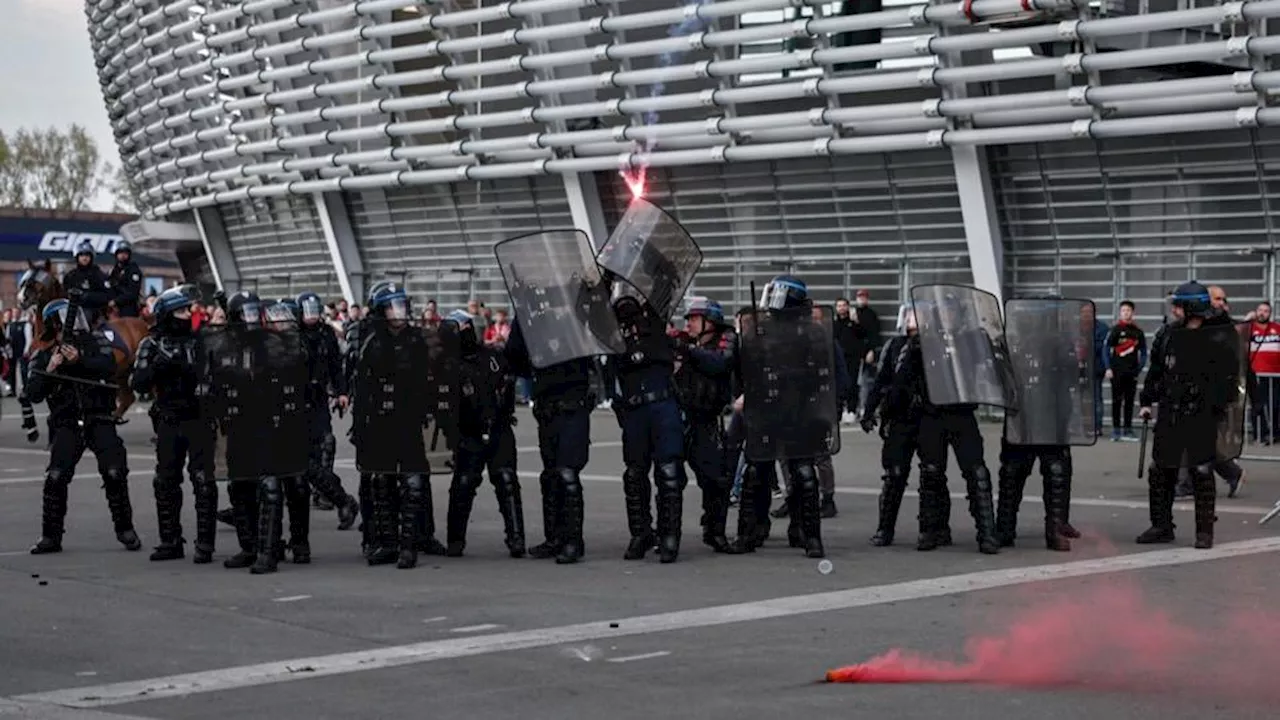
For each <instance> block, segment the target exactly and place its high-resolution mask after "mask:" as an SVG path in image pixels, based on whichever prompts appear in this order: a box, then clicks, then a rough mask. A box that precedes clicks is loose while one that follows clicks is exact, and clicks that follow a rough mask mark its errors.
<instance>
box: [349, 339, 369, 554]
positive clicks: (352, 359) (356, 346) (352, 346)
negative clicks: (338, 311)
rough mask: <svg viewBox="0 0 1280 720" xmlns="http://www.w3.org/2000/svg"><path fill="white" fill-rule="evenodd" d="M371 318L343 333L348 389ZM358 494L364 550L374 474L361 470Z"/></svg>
mask: <svg viewBox="0 0 1280 720" xmlns="http://www.w3.org/2000/svg"><path fill="white" fill-rule="evenodd" d="M370 322H371V321H370V320H369V318H367V317H366V318H361V319H360V320H357V321H355V322H353V323H351V324H350V325H348V326H347V330H346V333H345V334H344V335H343V342H345V343H346V350H345V351H344V352H343V354H342V377H343V380H344V382H345V383H346V387H347V388H348V390H350V389H351V388H353V387H355V377H356V366H357V365H358V364H359V361H360V340H361V338H362V337H365V336H366V335H367V333H368V331H369V327H370ZM355 400H356V399H355V398H354V397H353V398H351V404H352V408H351V409H352V413H353V414H354V412H355ZM354 429H355V426H354V424H353V425H352V427H351V428H350V429H349V430H348V431H347V432H348V437H350V436H351V435H350V434H351V433H352V432H353V431H354ZM356 494H357V496H358V497H359V503H360V536H361V538H360V546H361V548H362V549H363V551H364V552H366V553H367V552H368V551H369V550H370V549H372V548H373V542H372V540H373V536H372V531H373V475H372V474H371V473H367V472H364V471H361V472H360V480H359V483H358V484H357V485H356Z"/></svg>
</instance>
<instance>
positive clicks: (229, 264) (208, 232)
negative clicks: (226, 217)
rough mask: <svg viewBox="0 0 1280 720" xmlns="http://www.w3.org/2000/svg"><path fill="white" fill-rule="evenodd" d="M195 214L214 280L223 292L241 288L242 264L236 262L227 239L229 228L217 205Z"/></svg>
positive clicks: (201, 209)
mask: <svg viewBox="0 0 1280 720" xmlns="http://www.w3.org/2000/svg"><path fill="white" fill-rule="evenodd" d="M193 215H194V216H195V220H196V227H197V228H199V230H200V243H201V244H202V245H204V255H205V257H206V258H208V259H209V269H210V270H212V271H213V281H214V282H215V283H216V284H217V285H218V289H219V290H222V291H223V292H235V291H237V290H239V289H240V281H241V279H240V266H239V265H238V264H237V263H236V256H235V253H233V252H232V251H231V243H230V242H229V241H228V240H227V228H226V226H225V225H224V224H223V223H222V216H221V215H219V214H218V209H217V208H216V207H205V208H199V209H198V210H196V211H195V212H194V213H193Z"/></svg>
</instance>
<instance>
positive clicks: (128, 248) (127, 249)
mask: <svg viewBox="0 0 1280 720" xmlns="http://www.w3.org/2000/svg"><path fill="white" fill-rule="evenodd" d="M120 253H128V255H129V257H133V246H132V245H130V244H129V241H128V240H121V241H119V242H117V243H116V249H115V252H114V253H113V254H115V255H119V254H120Z"/></svg>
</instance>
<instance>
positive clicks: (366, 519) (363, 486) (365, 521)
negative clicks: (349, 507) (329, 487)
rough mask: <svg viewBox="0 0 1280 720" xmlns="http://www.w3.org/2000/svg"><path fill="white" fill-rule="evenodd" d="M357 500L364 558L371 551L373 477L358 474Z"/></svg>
mask: <svg viewBox="0 0 1280 720" xmlns="http://www.w3.org/2000/svg"><path fill="white" fill-rule="evenodd" d="M356 495H357V496H358V497H357V500H358V501H359V503H360V552H361V553H362V554H364V556H365V557H368V556H369V553H370V552H372V551H373V537H374V535H373V525H374V523H373V476H372V475H370V474H369V473H360V483H359V484H358V485H356Z"/></svg>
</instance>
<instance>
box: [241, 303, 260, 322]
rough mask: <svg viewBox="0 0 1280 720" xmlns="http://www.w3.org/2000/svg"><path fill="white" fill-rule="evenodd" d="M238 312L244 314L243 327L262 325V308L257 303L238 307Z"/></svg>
mask: <svg viewBox="0 0 1280 720" xmlns="http://www.w3.org/2000/svg"><path fill="white" fill-rule="evenodd" d="M240 311H241V312H242V313H243V314H244V324H245V325H261V324H262V307H261V306H260V305H258V303H252V302H247V303H245V304H244V305H241V306H240Z"/></svg>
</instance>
